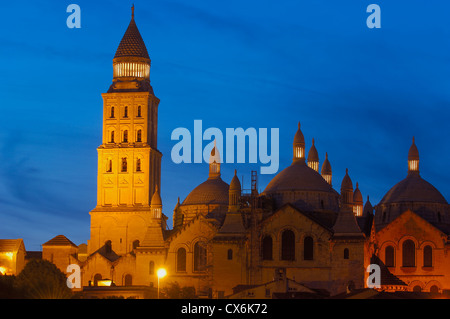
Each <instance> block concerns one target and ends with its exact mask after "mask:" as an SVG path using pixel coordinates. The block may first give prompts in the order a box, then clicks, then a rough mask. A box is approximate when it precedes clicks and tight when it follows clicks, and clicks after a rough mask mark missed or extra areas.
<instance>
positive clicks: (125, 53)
mask: <svg viewBox="0 0 450 319" xmlns="http://www.w3.org/2000/svg"><path fill="white" fill-rule="evenodd" d="M121 57H136V58H144V59H147V60H150V56H149V55H148V51H147V48H146V46H145V43H144V40H143V39H142V36H141V33H140V32H139V30H138V28H137V26H136V22H135V21H134V6H133V7H132V14H131V21H130V24H129V25H128V28H127V30H126V31H125V34H124V36H123V38H122V40H121V41H120V44H119V47H118V48H117V51H116V55H115V56H114V59H116V58H121Z"/></svg>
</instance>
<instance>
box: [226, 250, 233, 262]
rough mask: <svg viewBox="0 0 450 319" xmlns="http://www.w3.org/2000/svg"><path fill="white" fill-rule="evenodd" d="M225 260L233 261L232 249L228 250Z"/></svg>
mask: <svg viewBox="0 0 450 319" xmlns="http://www.w3.org/2000/svg"><path fill="white" fill-rule="evenodd" d="M227 259H228V260H232V259H233V249H228V251H227Z"/></svg>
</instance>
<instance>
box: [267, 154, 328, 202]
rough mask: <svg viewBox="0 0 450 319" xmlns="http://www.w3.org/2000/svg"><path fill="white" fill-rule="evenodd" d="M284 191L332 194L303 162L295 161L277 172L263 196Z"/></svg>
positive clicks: (325, 184)
mask: <svg viewBox="0 0 450 319" xmlns="http://www.w3.org/2000/svg"><path fill="white" fill-rule="evenodd" d="M284 191H322V192H333V193H334V190H333V188H332V187H331V185H330V184H328V183H327V182H326V181H325V179H324V178H323V177H322V176H321V175H320V174H319V173H318V172H316V171H315V170H313V169H312V168H310V167H308V165H306V163H305V162H303V161H296V162H294V163H292V164H291V165H290V166H288V167H286V168H285V169H284V170H282V171H281V172H279V173H278V174H277V175H276V176H275V177H274V178H273V179H272V180H271V181H270V183H269V184H268V185H267V187H266V189H265V190H264V192H263V194H273V193H277V192H284Z"/></svg>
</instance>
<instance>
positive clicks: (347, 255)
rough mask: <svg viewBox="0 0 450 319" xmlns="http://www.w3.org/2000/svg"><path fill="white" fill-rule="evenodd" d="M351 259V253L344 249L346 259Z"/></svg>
mask: <svg viewBox="0 0 450 319" xmlns="http://www.w3.org/2000/svg"><path fill="white" fill-rule="evenodd" d="M349 258H350V251H349V250H348V248H345V249H344V259H349Z"/></svg>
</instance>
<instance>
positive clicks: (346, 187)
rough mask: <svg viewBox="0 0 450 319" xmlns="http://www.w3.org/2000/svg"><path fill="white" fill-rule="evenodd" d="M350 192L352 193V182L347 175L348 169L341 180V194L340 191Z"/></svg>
mask: <svg viewBox="0 0 450 319" xmlns="http://www.w3.org/2000/svg"><path fill="white" fill-rule="evenodd" d="M350 190H351V191H352V192H353V183H352V180H351V179H350V176H349V175H348V168H346V169H345V176H344V178H343V179H342V184H341V192H342V191H350Z"/></svg>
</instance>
